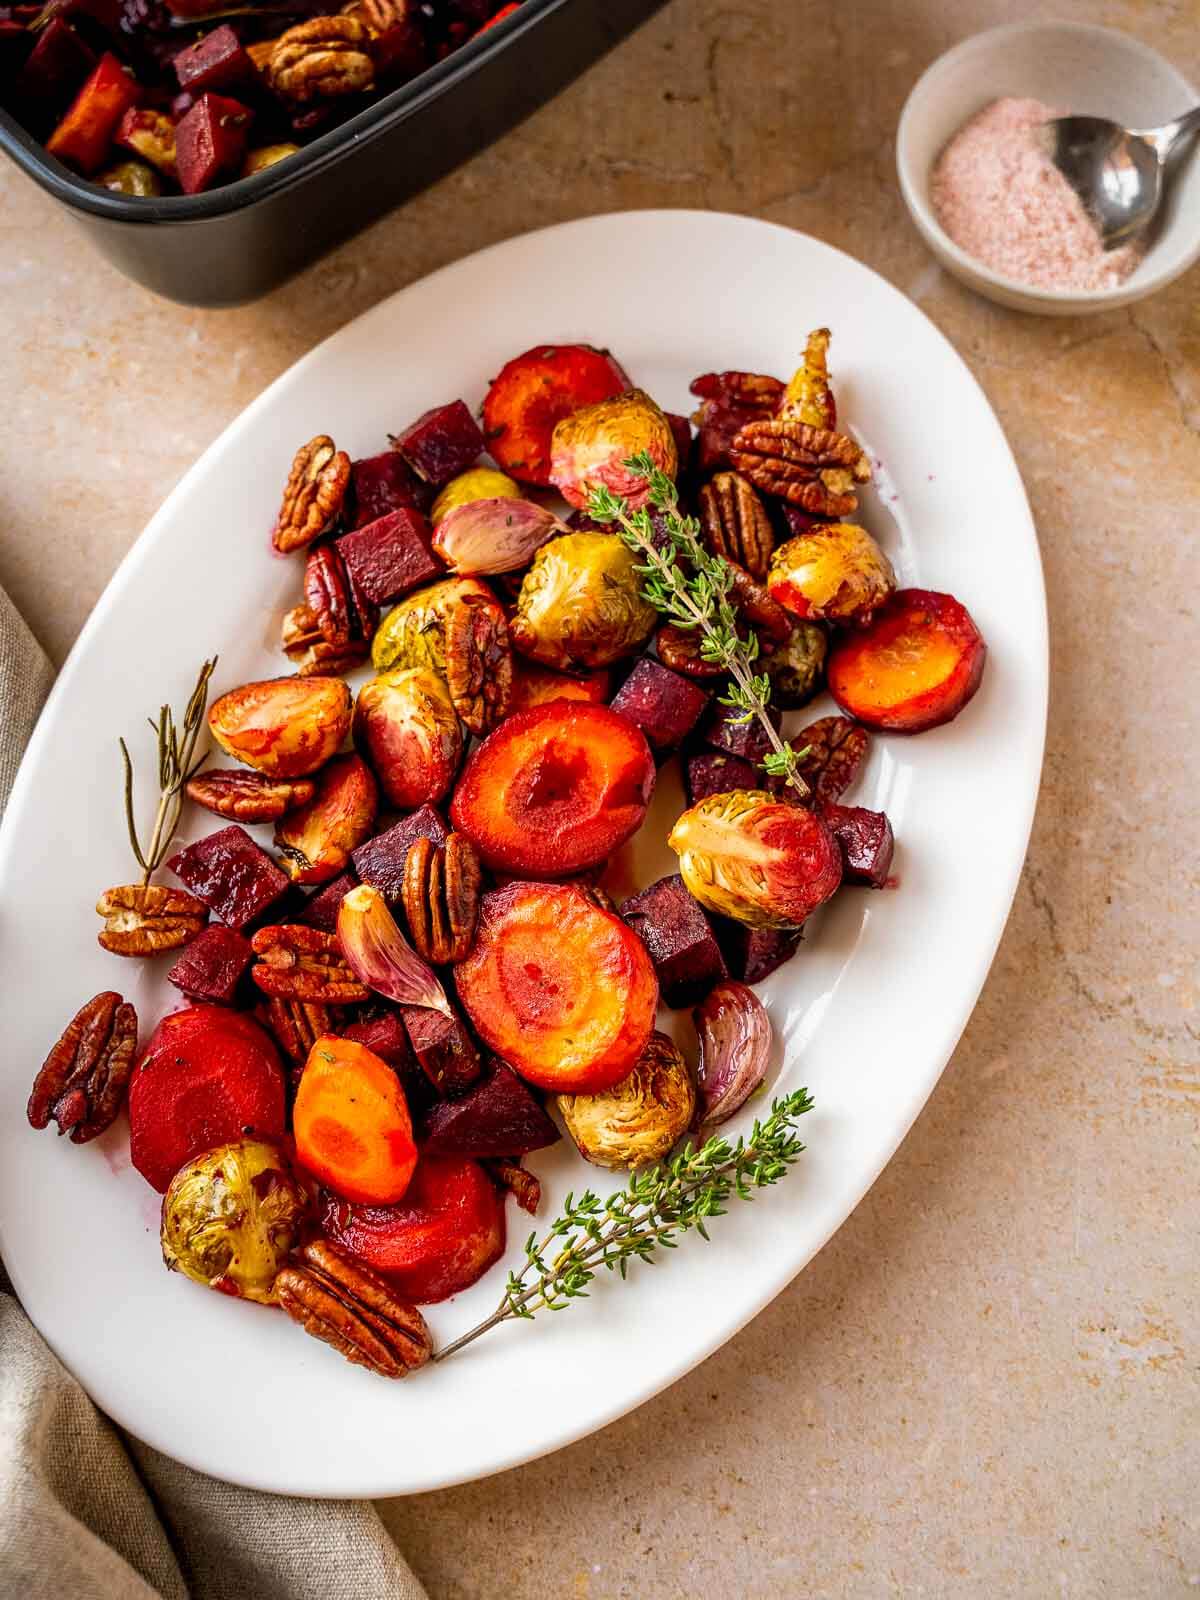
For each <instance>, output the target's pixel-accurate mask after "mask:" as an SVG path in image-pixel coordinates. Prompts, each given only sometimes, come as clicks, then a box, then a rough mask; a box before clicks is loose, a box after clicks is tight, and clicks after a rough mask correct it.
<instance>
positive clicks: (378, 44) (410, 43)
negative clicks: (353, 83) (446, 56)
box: [371, 19, 429, 85]
mask: <svg viewBox="0 0 1200 1600" xmlns="http://www.w3.org/2000/svg"><path fill="white" fill-rule="evenodd" d="M371 60H372V61H373V62H374V63H375V81H376V83H387V84H392V85H394V84H397V83H404V82H406V81H407V80H408V79H409V78H415V77H416V75H417V73H418V72H424V70H425V68H426V66H427V65H428V64H429V56H428V53H427V51H426V49H425V35H424V34H423V33H422V32H421V30H420V28H419V27H418V26H417V24H416V23H415V22H411V21H409V20H408V19H405V21H403V22H400V23H397V25H396V26H395V27H394V28H386V29H385V30H384V31H383V33H380V34H377V35H376V36H375V38H374V39H372V40H371Z"/></svg>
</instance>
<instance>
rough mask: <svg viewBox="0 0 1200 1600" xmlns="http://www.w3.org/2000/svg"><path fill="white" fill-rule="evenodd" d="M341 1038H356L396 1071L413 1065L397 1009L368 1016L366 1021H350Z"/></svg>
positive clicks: (406, 1037)
mask: <svg viewBox="0 0 1200 1600" xmlns="http://www.w3.org/2000/svg"><path fill="white" fill-rule="evenodd" d="M341 1032H342V1038H343V1039H356V1040H357V1041H358V1043H359V1044H365V1045H366V1047H367V1049H368V1050H371V1051H374V1053H375V1054H376V1055H377V1056H378V1057H379V1059H380V1060H381V1061H386V1062H387V1064H388V1066H389V1067H394V1068H395V1069H396V1070H397V1071H399V1070H400V1068H401V1067H403V1066H404V1065H405V1063H411V1064H413V1065H415V1064H416V1063H415V1059H414V1057H413V1053H412V1046H411V1045H410V1044H409V1042H408V1031H407V1029H406V1028H405V1026H404V1021H403V1019H402V1017H401V1016H400V1013H399V1012H398V1011H385V1012H384V1013H383V1015H382V1016H378V1017H370V1018H368V1020H367V1021H366V1022H352V1023H351V1024H350V1026H349V1027H348V1028H343V1029H342V1030H341Z"/></svg>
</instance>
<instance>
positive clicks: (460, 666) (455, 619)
mask: <svg viewBox="0 0 1200 1600" xmlns="http://www.w3.org/2000/svg"><path fill="white" fill-rule="evenodd" d="M444 639H445V646H446V687H447V688H448V689H449V691H450V699H451V702H452V704H453V706H454V709H455V710H456V711H457V712H458V714H459V716H460V717H461V718H462V720H463V722H464V723H465V724H466V726H467V727H468V728H470V730H471V732H472V733H477V734H479V735H480V737H482V736H483V735H484V734H485V733H489V732H490V731H491V729H493V728H494V727H495V726H496V724H497V723H498V722H499V721H500V719H501V718H502V717H503V716H504V715H505V713H506V712H507V710H508V706H509V701H510V700H511V699H512V682H513V664H512V645H511V644H510V642H509V637H508V623H507V622H506V621H505V620H504V615H503V613H502V612H501V611H500V609H499V607H498V606H496V605H495V604H493V603H492V601H491V600H484V599H482V598H476V597H475V596H472V595H468V596H466V597H465V598H464V599H463V600H461V601H460V602H459V604H458V605H456V606H452V607H451V608H450V611H449V613H448V614H447V616H446V620H445V629H444Z"/></svg>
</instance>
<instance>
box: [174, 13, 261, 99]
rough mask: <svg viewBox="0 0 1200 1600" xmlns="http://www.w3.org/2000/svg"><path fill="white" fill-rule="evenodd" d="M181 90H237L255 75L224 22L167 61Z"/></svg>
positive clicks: (247, 57)
mask: <svg viewBox="0 0 1200 1600" xmlns="http://www.w3.org/2000/svg"><path fill="white" fill-rule="evenodd" d="M171 65H172V66H173V67H174V68H175V76H176V77H177V78H178V79H179V87H180V88H181V89H191V90H192V91H193V92H196V91H202V90H205V89H238V88H241V87H242V86H243V85H248V84H252V83H253V82H254V80H255V77H256V76H257V74H256V72H255V68H254V63H253V61H251V59H250V57H249V56H248V55H247V54H246V52H245V50H243V49H242V45H241V41H240V39H239V38H238V36H237V34H236V33H235V32H234V31H233V29H232V28H231V27H230V26H229V24H228V23H227V22H223V23H222V24H221V26H220V27H219V28H214V29H213V31H212V32H211V33H206V34H205V35H204V37H203V38H202V39H197V40H196V42H195V44H190V45H188V47H187V49H186V50H181V51H180V52H179V54H178V55H177V56H173V57H172V58H171Z"/></svg>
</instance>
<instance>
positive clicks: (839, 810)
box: [821, 802, 896, 889]
mask: <svg viewBox="0 0 1200 1600" xmlns="http://www.w3.org/2000/svg"><path fill="white" fill-rule="evenodd" d="M821 816H822V817H823V818H824V819H825V822H826V823H827V825H828V827H829V831H830V832H831V833H832V834H833V837H834V838H835V839H836V840H837V842H838V848H839V849H840V850H841V852H842V882H843V883H852V884H857V885H859V886H860V887H862V888H864V889H882V888H884V887H885V886H886V884H887V881H888V873H889V872H891V870H892V854H893V851H894V850H895V848H896V837H895V835H894V834H893V832H892V825H891V823H890V822H889V821H888V819H887V816H886V815H885V814H884V812H882V811H869V810H868V809H867V807H866V806H839V805H834V804H833V803H832V802H829V803H827V804H825V805H823V806H822V807H821Z"/></svg>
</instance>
